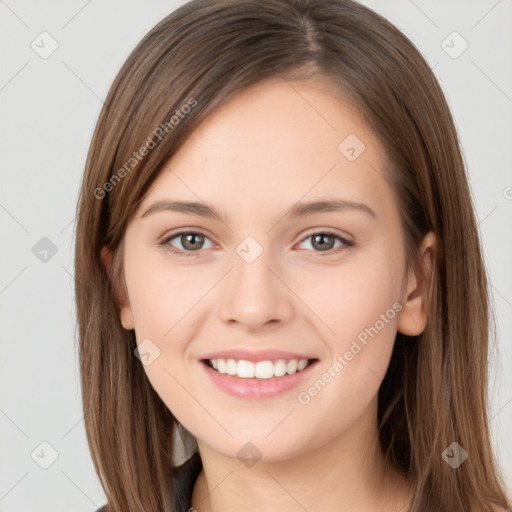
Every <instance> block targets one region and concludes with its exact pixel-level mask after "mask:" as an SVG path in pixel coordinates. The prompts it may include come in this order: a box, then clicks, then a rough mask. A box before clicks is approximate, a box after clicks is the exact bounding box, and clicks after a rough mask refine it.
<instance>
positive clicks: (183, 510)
mask: <svg viewBox="0 0 512 512" xmlns="http://www.w3.org/2000/svg"><path fill="white" fill-rule="evenodd" d="M202 469H203V463H202V462H201V457H200V456H199V452H196V453H194V455H192V457H190V459H188V460H187V461H186V462H184V463H183V464H181V466H177V467H176V468H174V471H173V473H172V478H171V486H172V487H171V488H172V490H173V512H188V510H189V509H190V507H191V504H190V502H191V501H192V491H193V490H194V485H195V483H196V480H197V477H198V476H199V473H201V471H202ZM96 512H107V506H106V505H103V507H101V508H99V509H98V510H97V511H96Z"/></svg>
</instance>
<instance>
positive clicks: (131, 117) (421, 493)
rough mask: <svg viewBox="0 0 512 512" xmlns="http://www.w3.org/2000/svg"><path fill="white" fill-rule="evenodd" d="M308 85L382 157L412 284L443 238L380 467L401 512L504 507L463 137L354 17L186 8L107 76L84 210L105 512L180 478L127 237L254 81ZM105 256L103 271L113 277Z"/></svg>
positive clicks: (385, 415)
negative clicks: (217, 117)
mask: <svg viewBox="0 0 512 512" xmlns="http://www.w3.org/2000/svg"><path fill="white" fill-rule="evenodd" d="M313 74H318V75H320V76H324V77H326V78H328V79H330V80H334V82H335V83H336V84H337V85H338V86H339V89H340V91H341V92H342V93H343V94H344V95H345V97H347V98H349V100H350V101H351V102H352V103H353V104H354V105H355V106H356V107H357V108H358V109H359V110H360V112H361V115H362V116H364V118H365V119H366V120H367V122H368V123H369V125H370V126H371V127H372V128H373V131H374V133H375V135H376V136H377V137H378V138H379V140H380V141H381V142H382V144H383V146H384V148H385V151H386V156H387V162H388V166H387V179H388V181H389V183H390V185H391V186H392V188H393V190H394V192H395V194H396V197H397V201H398V204H399V207H400V212H401V221H402V225H403V230H404V237H405V240H406V244H405V248H404V250H405V252H406V256H407V263H408V265H409V266H411V268H418V269H419V266H418V264H419V260H418V250H417V249H418V245H419V242H420V241H421V239H422V237H423V236H424V235H425V234H426V233H427V232H428V231H433V232H434V233H435V234H436V235H437V238H438V244H439V245H438V255H437V260H436V265H435V275H434V279H433V282H432V283H433V284H432V287H431V291H430V292H431V295H430V298H431V302H430V313H429V320H428V323H427V327H426V329H425V331H424V332H423V333H422V334H421V335H420V336H417V337H414V338H413V337H407V336H405V335H402V334H400V333H398V335H397V338H396V342H395V347H394V352H393V355H392V359H391V363H390V368H389V370H388V372H387V374H386V376H385V378H384V381H383V382H382V385H381V388H380V390H379V406H378V421H379V432H380V441H381V446H382V449H383V452H384V453H385V455H386V456H387V458H388V459H389V461H391V463H393V464H394V465H396V467H397V468H399V470H400V471H402V472H403V473H404V474H405V475H407V476H408V477H409V478H410V480H411V482H413V483H414V497H413V502H412V504H411V510H415V511H434V510H435V511H449V512H468V511H479V512H483V511H491V510H498V509H500V508H505V507H507V500H506V497H505V494H504V486H503V483H502V480H501V477H500V475H499V470H498V467H497V464H496V461H495V459H494V457H493V452H492V447H491V443H490V438H489V425H488V423H489V420H488V415H487V377H488V376H487V371H488V363H487V359H488V350H489V341H490V336H489V332H490V330H491V329H490V328H491V323H492V322H491V320H492V315H491V312H492V310H491V309H490V306H489V295H488V282H487V277H486V271H485V266H484V263H483V259H482V251H481V246H480V241H479V237H478V232H477V225H476V222H475V214H474V208H473V204H472V199H471V195H470V190H469V187H468V181H467V177H466V173H465V168H464V164H463V160H462V157H461V151H460V148H459V143H458V139H457V134H456V130H455V127H454V123H453V120H452V117H451V114H450V111H449V108H448V105H447V102H446V100H445V97H444V95H443V92H442V90H441V88H440V86H439V84H438V82H437V80H436V78H435V77H434V75H433V73H432V71H431V69H430V68H429V66H428V65H427V63H426V62H425V60H424V58H423V57H422V56H421V54H420V53H419V51H418V50H417V49H416V48H415V47H414V45H413V44H412V43H411V42H410V41H409V40H408V39H407V38H406V37H405V36H404V35H403V34H402V33H401V32H400V31H399V30H398V29H397V28H395V27H394V26H393V25H392V24H390V23H389V22H388V21H386V20H385V19H384V18H383V17H381V16H379V15H377V14H376V13H374V12H373V11H371V10H370V9H368V8H366V7H364V6H362V5H360V4H358V3H356V2H353V1H351V0H249V1H246V0H242V1H217V0H208V1H201V0H192V1H190V2H188V3H186V4H185V5H183V6H182V7H180V8H179V9H177V10H175V11H174V12H172V13H171V14H170V15H168V16H167V17H166V18H164V19H163V20H162V21H161V22H160V23H158V24H157V25H156V26H155V27H154V28H153V29H152V30H151V31H150V32H149V33H148V34H147V35H146V36H145V37H144V38H143V40H142V41H141V42H140V43H139V44H138V46H137V47H136V48H135V49H134V50H133V52H132V53H131V54H130V56H129V57H128V59H127V60H126V62H125V63H124V65H123V66H122V68H121V70H120V71H119V73H118V74H117V76H116V78H115V80H114V82H113V84H112V86H111V88H110V91H109V93H108V96H107V98H106V101H105V104H104V107H103V109H102V112H101V114H100V116H99V120H98V123H97V126H96V130H95V132H94V135H93V138H92V142H91V146H90V150H89V153H88V156H87V162H86V168H85V173H84V176H83V182H82V186H81V191H80V198H79V203H78V207H77V226H76V248H75V277H76V284H75V291H76V304H77V315H78V329H79V357H80V371H81V384H82V397H83V409H84V417H85V427H86V433H87V439H88V443H89V446H90V450H91V454H92V459H93V462H94V464H95V467H96V470H97V473H98V475H99V478H100V481H101V484H102V486H103V489H104V491H105V494H106V496H107V499H108V507H109V508H108V510H109V511H111V512H128V511H130V512H135V511H140V512H142V511H144V512H163V511H166V512H170V511H171V510H172V496H171V494H172V492H173V491H172V490H171V491H170V489H169V477H170V474H171V470H172V469H173V467H174V464H175V462H174V459H173V453H174V452H173V449H174V448H173V441H174V426H175V425H176V423H177V420H176V419H175V418H174V416H173V415H172V413H171V411H169V410H168V408H167V407H166V406H165V405H164V403H163V402H162V400H161V399H160V398H159V396H158V395H157V393H156V392H155V390H154V389H153V388H152V386H151V385H150V383H149V381H148V379H147V377H146V375H145V372H144V369H143V365H142V364H141V362H140V361H139V359H138V358H136V357H135V356H134V349H135V348H136V340H135V335H134V331H133V330H131V331H126V330H125V329H123V327H122V325H121V323H120V320H119V311H118V306H117V298H118V295H117V293H118V290H120V289H122V288H124V287H125V282H124V277H123V269H122V259H123V236H124V232H125V228H126V226H127V223H128V222H129V221H130V219H131V217H132V215H133V213H134V212H135V211H136V209H137V207H138V205H139V204H140V202H141V200H142V199H143V197H144V194H145V192H146V191H147V189H148V188H149V186H150V185H151V184H152V182H153V181H154V180H155V178H156V177H157V175H158V173H159V171H160V169H161V168H162V166H163V165H164V164H165V163H166V161H167V160H168V159H169V158H170V157H171V156H172V155H173V154H174V153H175V152H176V151H177V150H178V148H179V147H180V145H181V144H182V143H183V142H184V141H185V140H186V138H187V137H188V136H189V135H190V134H191V132H192V131H193V130H194V129H195V127H197V126H198V124H199V123H200V122H201V121H202V120H203V119H204V118H205V116H207V115H208V113H209V112H211V111H212V109H213V108H215V107H216V106H217V105H219V104H221V103H222V102H225V101H226V100H227V99H229V98H230V97H231V96H232V95H234V94H235V93H236V92H238V91H241V90H242V89H244V88H245V87H247V86H249V85H251V84H254V83H256V82H258V81H260V80H262V79H264V78H267V77H281V78H282V79H283V80H288V79H290V78H292V79H297V78H298V79H300V78H307V77H308V76H312V75H313ZM185 105H188V107H187V108H185ZM192 105H193V106H192ZM143 146H145V147H146V148H147V151H145V150H142V149H141V148H142V147H143ZM104 246H106V247H108V248H110V250H111V251H112V252H113V254H114V258H113V263H112V267H111V271H110V273H108V272H107V270H106V268H105V266H104V265H103V264H102V261H101V259H100V250H101V248H102V247H104ZM124 289H125V288H124ZM493 332H494V331H493ZM452 442H457V443H458V444H459V445H460V446H462V448H463V449H464V450H465V451H466V452H467V453H468V454H469V458H468V459H467V460H466V461H465V462H464V463H463V464H461V465H460V466H459V467H458V468H457V469H452V468H451V467H450V465H448V464H447V463H446V462H445V460H443V457H442V453H443V452H444V450H445V449H446V448H447V447H449V445H450V444H451V443H452ZM174 492H179V489H178V490H174Z"/></svg>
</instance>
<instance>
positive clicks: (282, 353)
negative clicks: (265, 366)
mask: <svg viewBox="0 0 512 512" xmlns="http://www.w3.org/2000/svg"><path fill="white" fill-rule="evenodd" d="M200 359H201V360H204V359H236V360H237V361H239V360H242V359H243V360H244V361H252V362H253V363H257V362H258V361H275V360H277V359H286V360H290V359H299V360H300V359H316V358H315V357H312V356H308V355H306V354H299V353H297V352H289V351H286V350H277V349H268V350H254V349H252V350H251V349H247V348H236V349H231V350H221V351H219V352H211V353H209V354H206V355H204V356H202V357H201V358H200Z"/></svg>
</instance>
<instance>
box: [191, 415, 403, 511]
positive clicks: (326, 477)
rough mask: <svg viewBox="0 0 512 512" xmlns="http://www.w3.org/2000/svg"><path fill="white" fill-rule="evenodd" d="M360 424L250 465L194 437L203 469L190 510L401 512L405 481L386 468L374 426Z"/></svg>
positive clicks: (396, 473)
mask: <svg viewBox="0 0 512 512" xmlns="http://www.w3.org/2000/svg"><path fill="white" fill-rule="evenodd" d="M366 423H367V424H366V425H365V424H364V421H363V422H362V423H358V425H354V426H353V428H352V432H348V433H344V435H343V436H342V437H338V438H334V439H332V440H331V442H329V443H327V444H324V445H322V446H318V447H315V448H313V449H311V450H309V451H306V452H300V453H298V454H297V455H295V456H293V457H290V458H288V459H286V460H279V461H274V460H267V459H266V458H265V457H264V456H263V457H262V459H260V460H259V461H258V462H257V463H256V464H255V465H253V466H251V467H246V466H244V464H242V462H241V461H240V460H238V459H234V458H232V457H227V456H225V455H223V454H221V453H219V452H218V451H216V450H215V449H214V448H212V447H211V446H210V445H207V444H205V443H202V442H200V441H199V440H198V448H199V453H200V455H201V460H202V462H203V470H202V471H201V473H200V475H199V477H198V479H197V481H196V484H195V487H194V490H193V495H192V503H191V505H192V509H195V510H196V511H197V512H234V511H237V512H242V511H257V510H282V511H295V510H297V511H299V510H301V509H302V510H307V511H308V512H320V511H322V512H323V511H325V510H333V509H335V510H336V511H337V512H348V511H354V510H357V511H358V512H366V511H368V512H370V511H371V512H375V511H382V512H384V511H396V510H402V511H403V512H406V511H408V510H409V507H408V504H409V501H410V498H411V488H410V484H409V482H408V481H407V480H406V478H405V477H403V476H402V475H400V474H399V472H398V471H397V470H396V469H395V468H392V467H391V468H390V467H389V466H386V464H385V460H384V456H383V454H382V451H381V449H380V445H379V441H378V434H377V429H376V425H373V422H368V421H367V422H366ZM333 504H335V505H333Z"/></svg>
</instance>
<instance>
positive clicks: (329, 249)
mask: <svg viewBox="0 0 512 512" xmlns="http://www.w3.org/2000/svg"><path fill="white" fill-rule="evenodd" d="M309 239H311V242H310V245H311V247H312V248H313V250H314V251H315V252H320V253H328V254H335V253H338V252H339V251H340V250H343V249H344V248H345V247H353V245H354V242H351V241H350V240H347V239H345V238H343V237H341V236H340V235H338V234H336V233H334V232H332V231H317V232H315V233H311V234H310V235H308V236H307V237H306V238H304V239H303V240H302V242H301V243H304V242H305V241H307V240H309ZM336 240H338V241H339V242H340V244H339V245H338V246H337V247H336V248H335V243H336ZM326 255H327V254H326ZM321 256H324V254H321Z"/></svg>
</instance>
